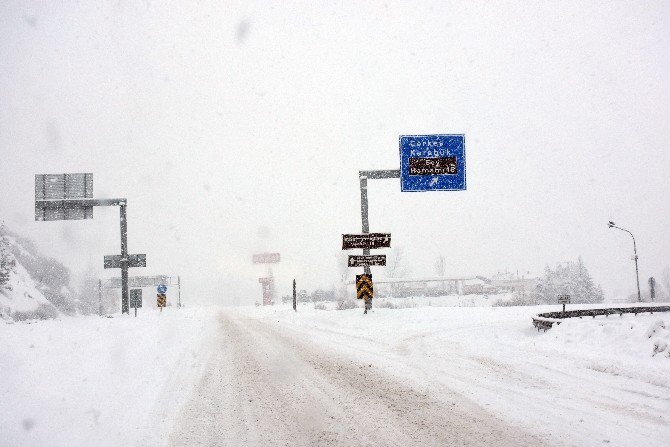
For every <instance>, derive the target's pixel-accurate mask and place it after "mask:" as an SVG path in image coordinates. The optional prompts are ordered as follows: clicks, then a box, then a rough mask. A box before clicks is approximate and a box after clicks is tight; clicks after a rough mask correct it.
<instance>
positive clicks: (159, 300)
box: [156, 293, 167, 307]
mask: <svg viewBox="0 0 670 447" xmlns="http://www.w3.org/2000/svg"><path fill="white" fill-rule="evenodd" d="M166 303H167V299H166V298H165V294H164V293H159V294H158V295H156V305H157V306H158V307H165V304H166Z"/></svg>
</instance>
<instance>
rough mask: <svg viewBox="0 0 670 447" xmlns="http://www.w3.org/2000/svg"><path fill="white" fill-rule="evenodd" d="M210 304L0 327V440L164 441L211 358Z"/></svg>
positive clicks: (70, 442)
mask: <svg viewBox="0 0 670 447" xmlns="http://www.w3.org/2000/svg"><path fill="white" fill-rule="evenodd" d="M212 315H213V313H212V312H210V311H208V310H207V309H198V310H194V309H181V310H179V311H176V310H172V309H167V310H166V311H164V312H162V313H160V312H158V311H154V310H150V311H149V310H140V312H139V316H138V317H137V318H134V317H130V316H123V317H121V316H116V317H115V318H100V317H93V316H91V317H77V318H73V317H61V319H57V320H49V321H40V322H37V323H33V324H29V323H14V324H0V340H2V342H0V377H1V380H0V444H2V445H11V446H23V445H49V446H70V445H96V446H119V445H160V444H161V443H164V442H161V440H162V439H163V437H164V436H167V434H168V433H169V431H170V430H171V428H172V424H171V418H172V417H174V414H175V413H176V410H177V409H178V408H179V406H180V405H181V404H182V402H183V401H184V399H185V398H186V397H187V396H188V392H189V387H190V386H192V384H193V381H195V380H197V379H198V377H199V375H200V368H201V366H202V365H203V364H204V363H205V362H206V360H207V359H206V358H202V353H201V351H200V350H199V348H200V347H201V346H202V344H203V342H204V341H206V340H207V339H208V338H209V337H211V334H212V331H213V330H214V329H215V327H216V326H215V324H214V323H215V322H214V319H213V317H212Z"/></svg>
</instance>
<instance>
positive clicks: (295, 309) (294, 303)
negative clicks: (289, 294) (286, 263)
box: [293, 279, 298, 312]
mask: <svg viewBox="0 0 670 447" xmlns="http://www.w3.org/2000/svg"><path fill="white" fill-rule="evenodd" d="M297 301H298V296H297V294H296V290H295V279H294V280H293V310H294V311H296V312H297V311H298V302H297Z"/></svg>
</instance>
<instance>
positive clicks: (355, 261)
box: [348, 255, 386, 267]
mask: <svg viewBox="0 0 670 447" xmlns="http://www.w3.org/2000/svg"><path fill="white" fill-rule="evenodd" d="M348 265H349V267H365V266H372V265H380V266H383V265H386V255H349V263H348Z"/></svg>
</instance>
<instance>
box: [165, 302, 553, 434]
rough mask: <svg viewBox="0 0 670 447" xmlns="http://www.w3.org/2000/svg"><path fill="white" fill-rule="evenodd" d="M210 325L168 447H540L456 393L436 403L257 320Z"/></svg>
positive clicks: (424, 392)
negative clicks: (205, 358) (210, 337)
mask: <svg viewBox="0 0 670 447" xmlns="http://www.w3.org/2000/svg"><path fill="white" fill-rule="evenodd" d="M219 323H220V331H219V335H218V337H219V339H218V343H217V348H216V351H215V352H214V353H213V355H212V356H211V361H210V364H209V365H208V366H207V367H206V370H205V373H204V375H203V376H202V378H201V380H200V382H199V384H198V385H197V386H196V389H195V390H194V392H193V394H192V395H191V398H190V400H189V402H188V403H187V404H186V406H185V407H184V408H183V409H182V412H181V414H180V416H179V417H178V418H177V420H178V421H179V425H178V426H177V427H176V429H175V430H174V432H173V433H172V434H171V436H170V445H173V446H182V445H211V446H244V445H248V446H264V445H268V446H269V445H273V446H274V445H286V446H293V445H300V446H302V445H304V446H352V445H356V446H413V445H416V446H419V445H420V446H480V445H481V446H490V445H498V446H505V445H509V446H524V445H532V446H538V445H542V441H541V440H540V439H539V438H537V437H533V436H531V435H529V434H528V433H526V432H524V431H523V430H521V429H519V428H518V427H513V426H510V425H508V424H506V423H504V422H502V421H501V420H500V419H498V418H496V417H494V416H492V415H491V414H489V413H487V412H485V411H484V410H482V409H481V408H480V407H478V406H477V405H475V404H473V403H472V402H470V401H467V400H465V399H463V397H461V396H460V395H458V394H456V393H453V394H449V395H448V396H446V397H445V396H444V393H448V392H447V391H445V390H444V389H441V390H440V392H441V393H442V395H440V396H439V399H438V398H437V396H433V395H432V394H431V393H434V392H435V391H434V390H430V389H428V388H426V389H425V390H422V389H418V388H417V387H416V386H411V385H410V384H407V383H403V382H400V381H399V380H397V379H395V378H392V377H390V376H388V375H387V374H385V373H384V372H382V371H381V370H380V369H378V368H375V367H374V366H372V365H369V364H363V363H360V362H356V361H353V360H349V359H346V358H344V357H341V356H337V355H334V354H332V353H328V352H324V350H323V347H320V346H318V345H316V344H312V343H310V342H309V341H304V340H301V339H300V338H299V337H297V336H296V334H290V335H289V334H287V333H285V332H282V331H279V330H277V328H275V327H271V326H269V325H267V324H266V323H263V322H261V321H258V320H252V319H245V318H232V317H230V316H227V315H225V314H224V313H221V314H220V316H219Z"/></svg>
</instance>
